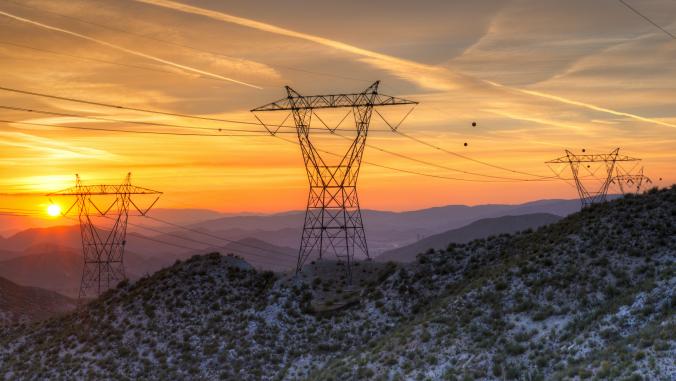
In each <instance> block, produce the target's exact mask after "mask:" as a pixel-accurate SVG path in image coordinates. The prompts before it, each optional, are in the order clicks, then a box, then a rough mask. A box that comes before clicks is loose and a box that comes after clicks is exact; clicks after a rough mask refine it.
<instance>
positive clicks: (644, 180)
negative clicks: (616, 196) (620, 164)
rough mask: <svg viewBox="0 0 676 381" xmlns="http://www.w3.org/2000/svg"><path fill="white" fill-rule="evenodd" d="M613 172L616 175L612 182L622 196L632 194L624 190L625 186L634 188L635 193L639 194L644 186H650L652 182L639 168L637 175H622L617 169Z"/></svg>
mask: <svg viewBox="0 0 676 381" xmlns="http://www.w3.org/2000/svg"><path fill="white" fill-rule="evenodd" d="M615 172H616V175H615V177H613V180H612V182H613V183H614V184H617V186H618V187H619V188H620V191H621V192H622V194H627V193H632V191H631V190H629V189H625V186H628V187H630V188H631V187H635V192H636V193H640V192H641V189H642V187H643V185H644V184H652V180H650V178H649V177H648V176H646V175H644V174H643V167H641V169H640V170H639V171H638V173H637V174H630V173H627V172H625V173H622V171H621V170H620V169H619V168H617V169H616V171H615Z"/></svg>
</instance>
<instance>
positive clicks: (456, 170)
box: [336, 134, 551, 181]
mask: <svg viewBox="0 0 676 381" xmlns="http://www.w3.org/2000/svg"><path fill="white" fill-rule="evenodd" d="M336 135H338V136H340V137H342V138H345V139H347V140H349V138H348V137H346V136H344V135H340V134H336ZM366 146H367V147H369V148H371V149H375V150H377V151H380V152H384V153H387V154H388V155H392V156H396V157H399V158H402V159H406V160H409V161H413V162H416V163H420V164H424V165H428V166H432V167H437V168H440V169H445V170H447V171H453V172H459V173H464V174H466V175H472V176H480V177H487V178H492V179H500V180H509V181H550V180H551V179H544V178H543V179H517V178H512V177H504V176H493V175H485V174H482V173H477V172H471V171H465V170H463V169H457V168H452V167H448V166H445V165H442V164H436V163H432V162H429V161H426V160H421V159H417V158H414V157H411V156H408V155H404V154H401V153H398V152H394V151H390V150H388V149H385V148H381V147H378V146H374V145H372V144H369V143H367V144H366Z"/></svg>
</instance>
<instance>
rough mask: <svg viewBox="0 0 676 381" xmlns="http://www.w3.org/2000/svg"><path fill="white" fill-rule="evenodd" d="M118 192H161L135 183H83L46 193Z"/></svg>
mask: <svg viewBox="0 0 676 381" xmlns="http://www.w3.org/2000/svg"><path fill="white" fill-rule="evenodd" d="M119 194H129V195H131V194H156V195H161V194H162V192H159V191H156V190H152V189H148V188H143V187H138V186H136V185H107V184H102V185H84V186H75V187H70V188H66V189H62V190H60V191H57V192H53V193H49V194H47V196H48V197H53V196H80V195H90V196H103V195H119Z"/></svg>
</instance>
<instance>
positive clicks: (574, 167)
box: [546, 148, 641, 208]
mask: <svg viewBox="0 0 676 381" xmlns="http://www.w3.org/2000/svg"><path fill="white" fill-rule="evenodd" d="M619 153H620V149H619V148H615V149H614V150H613V151H612V152H610V153H608V154H585V155H576V154H574V153H572V152H570V151H568V150H566V156H562V157H559V158H557V159H554V160H550V161H547V162H546V164H568V165H570V169H571V172H573V178H574V179H575V186H576V188H577V193H578V195H579V196H580V202H581V204H582V207H583V208H585V207H587V206H590V205H592V204H595V203H599V202H605V201H606V196H607V195H608V187H609V186H610V183H611V182H612V181H613V178H614V177H613V174H614V173H615V166H616V164H617V163H618V162H629V161H640V160H641V159H637V158H634V157H630V156H626V155H620V154H619ZM586 163H604V164H605V169H606V173H605V177H604V178H603V179H601V180H602V183H601V186H600V187H599V189H598V190H596V191H590V190H588V189H587V188H586V187H585V185H584V184H583V182H582V179H581V176H580V167H581V166H582V165H584V164H586Z"/></svg>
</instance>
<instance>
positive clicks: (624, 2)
mask: <svg viewBox="0 0 676 381" xmlns="http://www.w3.org/2000/svg"><path fill="white" fill-rule="evenodd" d="M618 1H619V2H620V3H621V4H622V5H624V6H625V7H627V8H629V9H630V10H631V11H632V12H634V13H636V14H637V15H639V16H641V18H643V19H644V20H646V21H647V22H649V23H651V24H652V25H653V26H655V27H656V28H657V29H659V30H661V31H662V32H664V33H665V34H666V35H667V36H669V37H671V38H672V39H674V40H676V35H674V34H672V33H671V32H669V31H668V30H666V29H664V28H662V27H661V26H660V25H659V24H658V23H656V22H654V21H653V20H651V19H650V18H649V17H648V16H646V15H644V14H643V13H641V12H639V11H638V9H636V8H634V7H632V6H631V5H629V4H628V3H627V2H626V1H624V0H618Z"/></svg>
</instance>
